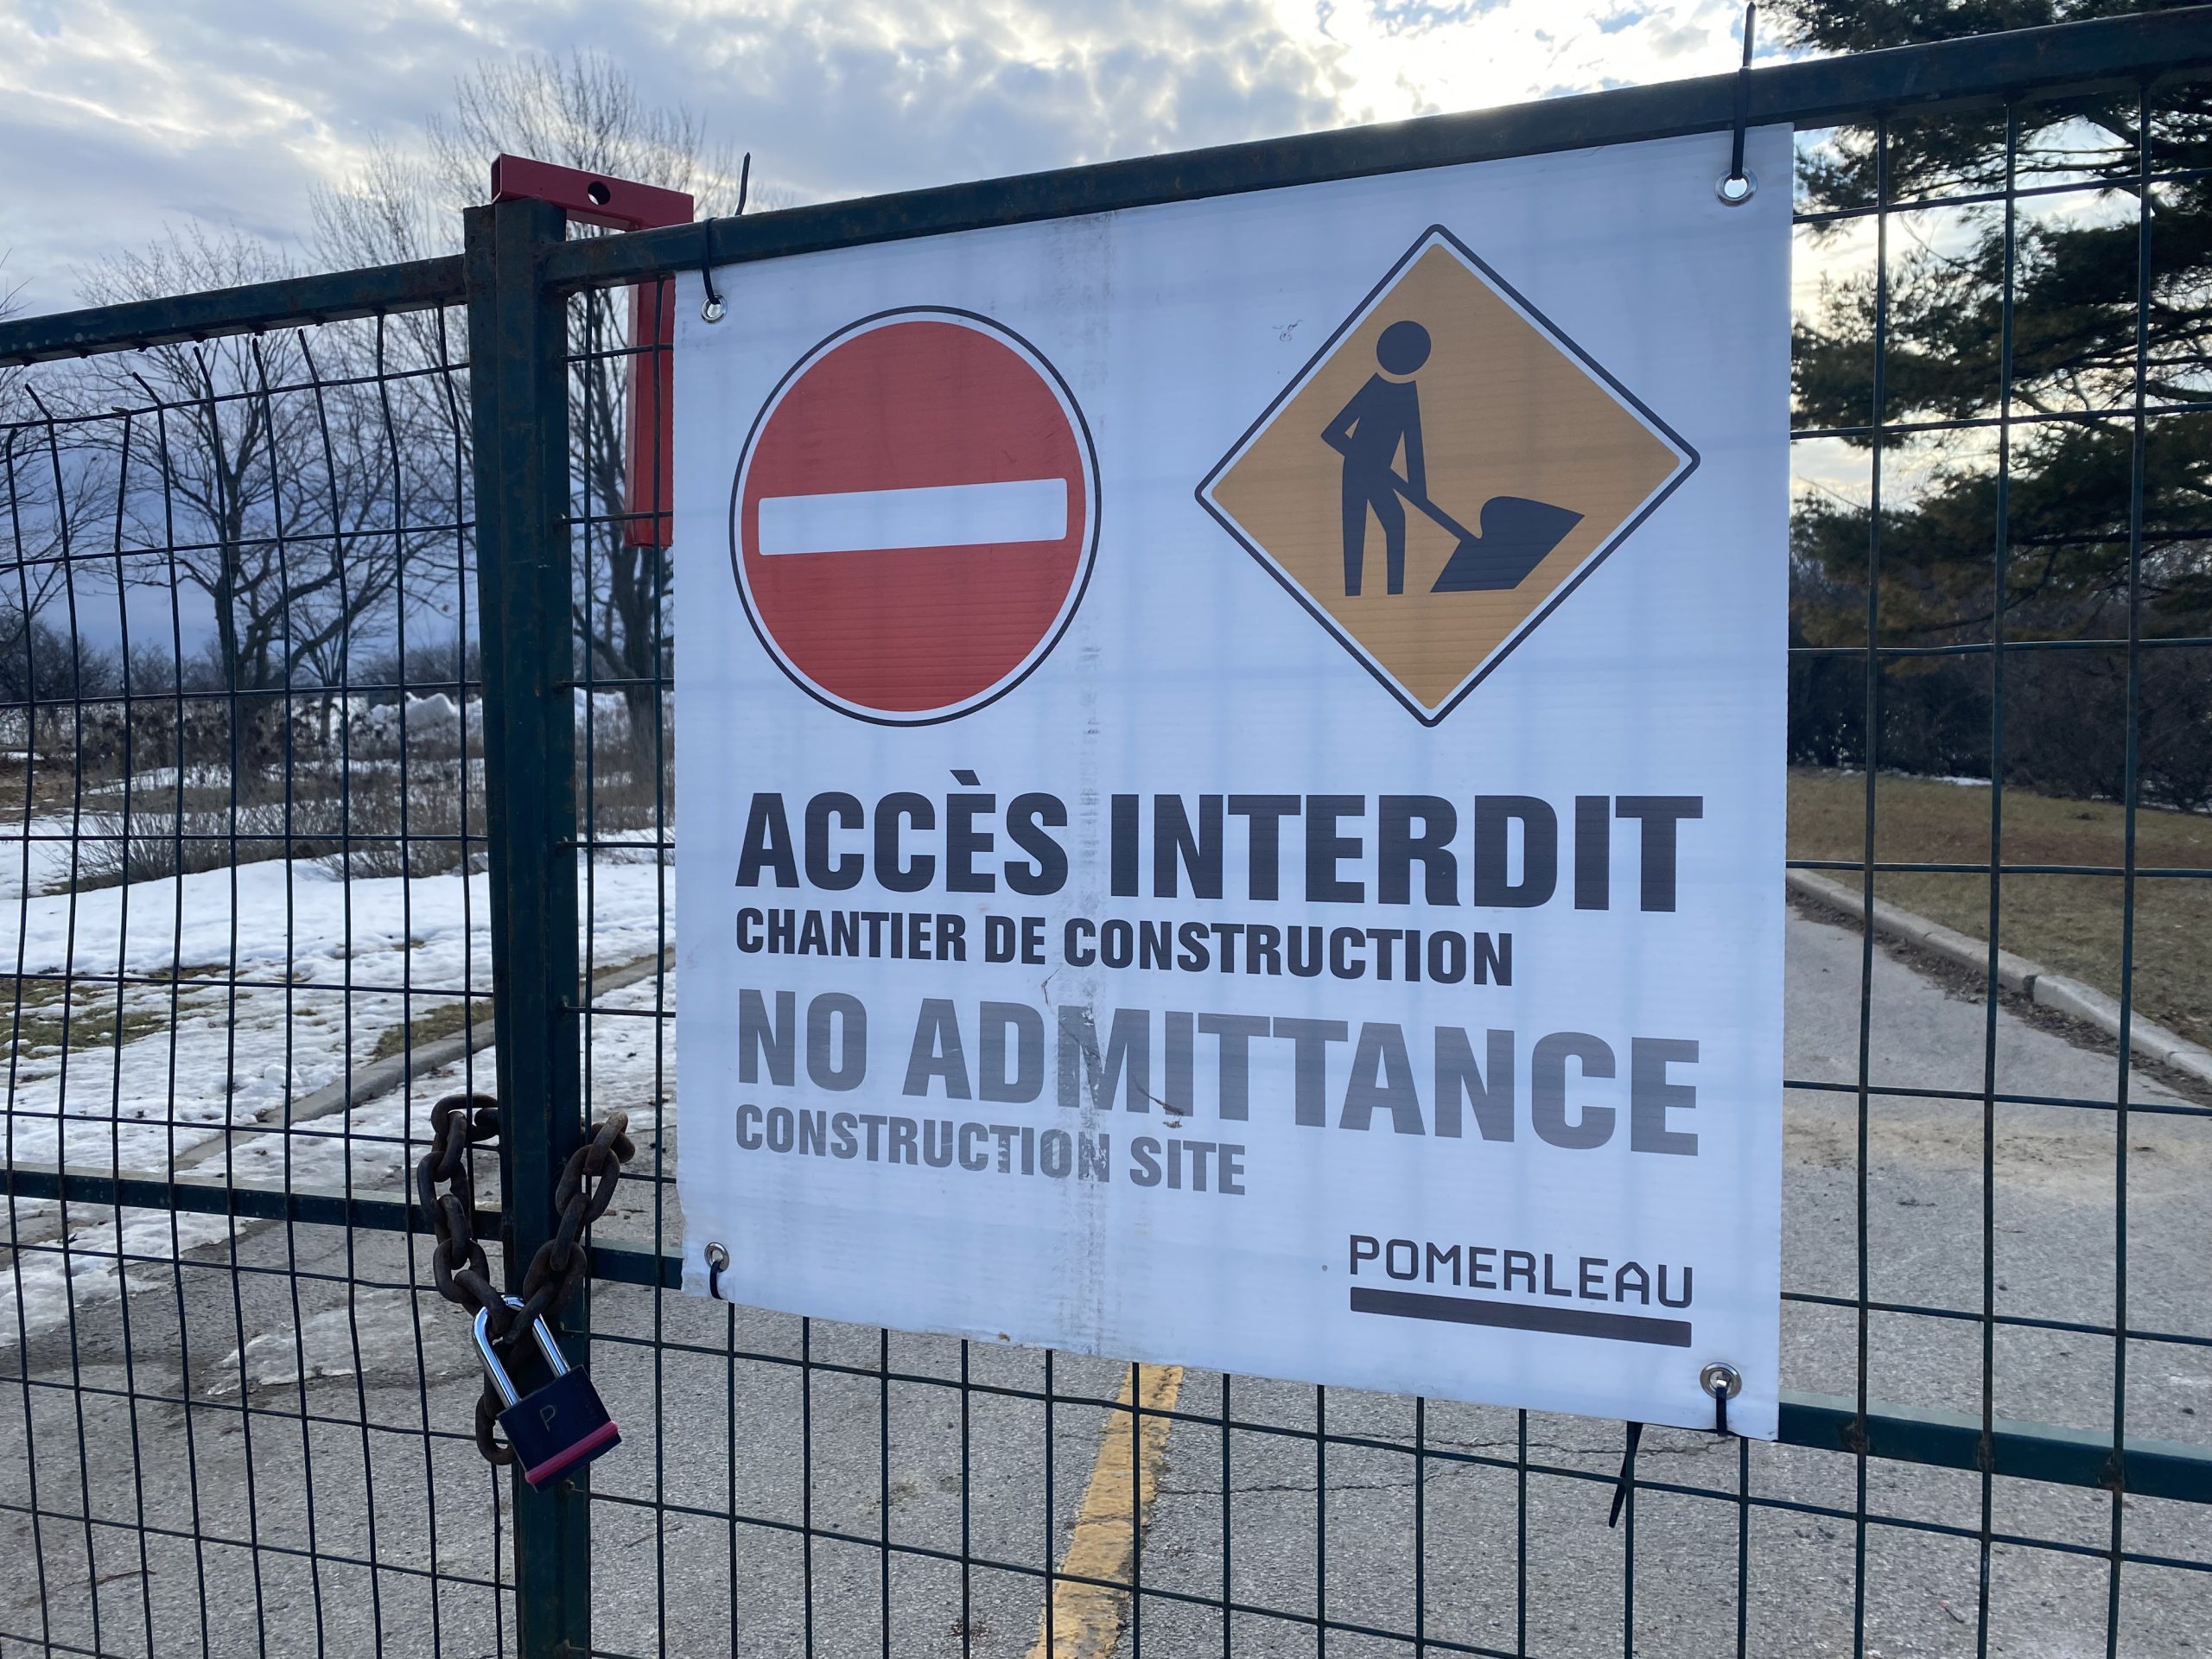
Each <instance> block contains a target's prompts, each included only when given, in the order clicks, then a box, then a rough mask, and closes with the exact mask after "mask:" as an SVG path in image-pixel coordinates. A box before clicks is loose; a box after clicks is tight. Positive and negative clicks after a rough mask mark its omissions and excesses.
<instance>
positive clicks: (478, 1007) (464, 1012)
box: [369, 997, 492, 1062]
mask: <svg viewBox="0 0 2212 1659" xmlns="http://www.w3.org/2000/svg"><path fill="white" fill-rule="evenodd" d="M473 1004H474V1014H473V1015H472V1014H471V1012H470V1009H471V1006H472V999H468V998H464V997H455V998H454V1000H453V1001H450V1002H443V1003H441V1004H440V1005H439V1006H438V1007H435V1008H433V1009H431V1010H430V1012H429V1013H428V1014H418V1015H416V1017H415V1018H414V1019H413V1020H410V1021H409V1022H408V1023H407V1024H405V1025H404V1026H393V1027H390V1028H389V1029H388V1030H385V1031H384V1032H382V1033H379V1034H378V1038H377V1046H376V1047H375V1049H374V1050H373V1051H372V1052H371V1053H370V1055H369V1058H370V1060H371V1061H372V1062H374V1061H377V1060H388V1059H390V1058H391V1057H392V1056H393V1055H395V1054H398V1053H403V1052H408V1051H410V1050H418V1049H422V1048H424V1047H427V1046H429V1045H430V1044H432V1043H435V1042H436V1041H437V1040H438V1039H440V1038H442V1037H451V1036H453V1035H454V1033H457V1032H459V1031H460V1030H461V1028H462V1027H465V1026H467V1025H468V1024H469V1023H470V1021H471V1020H472V1018H473V1020H474V1023H475V1024H476V1026H477V1027H479V1028H480V1029H481V1030H486V1031H488V1030H490V1029H491V1027H492V1004H491V1001H490V999H489V998H486V997H477V998H474V999H473Z"/></svg>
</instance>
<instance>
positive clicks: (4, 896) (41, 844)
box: [0, 812, 80, 968]
mask: <svg viewBox="0 0 2212 1659" xmlns="http://www.w3.org/2000/svg"><path fill="white" fill-rule="evenodd" d="M79 822H80V820H79V818H78V817H77V816H76V815H75V814H73V813H69V812H55V813H48V814H46V815H43V816H41V817H35V818H33V819H31V820H30V821H29V823H25V822H24V821H23V820H22V819H21V818H17V819H15V820H14V821H13V822H11V823H0V901H5V900H8V899H20V898H22V896H23V894H24V893H47V892H50V891H52V890H53V889H54V888H57V887H67V886H68V885H69V870H70V864H71V858H70V838H71V836H73V834H75V833H76V826H77V825H78V824H79ZM12 960H13V958H12V957H11V958H10V961H12ZM5 966H6V964H4V963H0V968H4V967H5Z"/></svg>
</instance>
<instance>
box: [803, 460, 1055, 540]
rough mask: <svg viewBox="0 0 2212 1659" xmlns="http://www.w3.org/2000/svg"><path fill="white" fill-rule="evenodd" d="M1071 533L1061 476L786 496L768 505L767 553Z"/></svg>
mask: <svg viewBox="0 0 2212 1659" xmlns="http://www.w3.org/2000/svg"><path fill="white" fill-rule="evenodd" d="M1067 533H1068V487H1067V483H1066V480H1064V479H1058V478H1024V479H1016V480H1010V481H1008V482H1006V483H1000V484H933V485H929V486H925V487H922V488H919V489H909V490H845V491H841V492H839V493H836V494H833V495H779V496H770V497H768V498H766V499H764V500H763V501H762V502H761V503H760V551H761V552H762V553H763V554H772V553H864V552H870V551H874V550H880V549H887V548H898V547H992V546H1001V545H1003V544H1005V543H1010V542H1058V541H1059V540H1061V539H1062V538H1063V537H1065V536H1066V535H1067Z"/></svg>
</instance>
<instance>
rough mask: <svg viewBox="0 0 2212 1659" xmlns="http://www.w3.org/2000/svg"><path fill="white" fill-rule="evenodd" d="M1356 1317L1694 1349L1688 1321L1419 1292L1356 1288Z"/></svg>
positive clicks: (1354, 1311)
mask: <svg viewBox="0 0 2212 1659" xmlns="http://www.w3.org/2000/svg"><path fill="white" fill-rule="evenodd" d="M1351 1311H1352V1312H1353V1313H1387V1314H1389V1316H1390V1317H1391V1318H1393V1319H1442V1320H1445V1321H1446V1322H1448V1323H1450V1324H1453V1325H1503V1326H1505V1327H1506V1328H1508V1329H1509V1330H1514V1331H1548V1332H1552V1333H1553V1334H1554V1336H1561V1337H1602V1338H1605V1340H1607V1341H1609V1342H1648V1343H1652V1344H1656V1346H1658V1347H1662V1348H1687V1347H1688V1346H1689V1345H1690V1322H1689V1321H1688V1319H1653V1318H1651V1317H1650V1316H1649V1315H1648V1314H1643V1313H1592V1312H1591V1311H1590V1310H1589V1309H1588V1308H1583V1307H1543V1306H1532V1305H1530V1304H1529V1303H1527V1302H1493V1301H1490V1300H1485V1299H1484V1298H1482V1297H1478V1296H1436V1295H1432V1294H1428V1293H1427V1292H1426V1291H1418V1290H1370V1289H1366V1288H1363V1287H1357V1286H1355V1287H1353V1289H1352V1293H1351Z"/></svg>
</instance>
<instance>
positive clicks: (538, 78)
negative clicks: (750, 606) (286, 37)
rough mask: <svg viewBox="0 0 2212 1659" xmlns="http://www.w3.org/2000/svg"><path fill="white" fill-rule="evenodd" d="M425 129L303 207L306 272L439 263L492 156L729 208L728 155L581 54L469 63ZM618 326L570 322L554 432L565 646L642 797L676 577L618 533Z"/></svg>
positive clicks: (622, 500) (600, 317)
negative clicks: (560, 455)
mask: <svg viewBox="0 0 2212 1659" xmlns="http://www.w3.org/2000/svg"><path fill="white" fill-rule="evenodd" d="M424 130H425V133H426V136H427V138H428V143H427V145H426V147H425V149H424V152H423V154H422V155H421V156H419V157H410V156H404V155H403V154H401V153H400V152H398V151H397V150H394V149H390V148H388V147H380V148H378V149H375V150H373V151H372V154H371V156H370V159H369V161H368V162H367V163H366V164H365V166H364V167H363V168H362V169H361V170H360V172H359V174H358V175H356V176H355V178H354V179H353V181H351V182H350V183H349V184H348V185H347V186H346V188H344V189H342V190H334V191H325V192H322V193H321V194H319V195H318V196H317V198H316V200H315V226H316V238H315V247H316V251H317V253H318V255H319V256H320V257H323V258H326V259H328V260H330V261H331V262H332V263H334V264H359V263H363V262H365V261H369V260H391V259H409V258H423V257H429V256H431V255H433V254H436V253H442V252H447V251H452V250H453V249H454V247H456V246H457V245H458V242H459V235H460V210H461V207H465V206H467V205H468V204H470V203H473V202H479V201H482V200H485V198H486V194H487V188H488V185H489V181H490V173H491V163H492V160H493V157H494V156H499V155H500V154H502V153H506V154H514V155H521V156H531V157H532V158H534V159H536V160H538V161H543V162H555V163H557V164H559V165H561V166H564V167H574V168H581V169H582V170H584V171H586V172H591V173H601V174H606V175H609V176H612V177H616V178H623V179H632V180H636V181H639V182H641V183H645V184H654V185H659V186H661V187H663V188H667V189H671V190H682V191H686V192H689V193H690V194H691V195H692V196H693V197H694V198H695V200H696V201H697V203H698V207H699V211H700V212H701V213H702V214H708V215H711V214H716V213H730V212H733V211H734V209H735V207H736V206H737V182H738V175H739V168H738V158H737V156H736V154H735V153H734V150H733V149H731V148H730V147H729V146H728V145H727V144H721V143H715V142H714V141H713V140H712V139H711V138H710V137H709V133H708V130H707V128H706V125H705V124H704V123H703V122H702V120H701V119H699V118H697V117H696V116H694V115H693V114H691V113H690V111H686V110H683V109H682V108H674V109H671V108H666V107H664V106H661V105H655V104H652V103H650V102H649V101H647V100H646V99H645V98H644V97H643V96H642V95H641V94H640V93H639V91H638V88H637V86H636V84H635V83H634V82H633V81H632V79H630V77H629V76H628V74H627V73H626V72H625V71H624V70H623V69H622V68H621V67H620V65H618V64H616V63H615V62H613V60H610V59H608V58H606V57H604V56H601V55H600V54H595V53H583V52H579V53H575V54H570V55H569V56H568V57H566V58H554V57H546V56H531V57H524V58H518V59H512V60H497V61H489V62H486V63H483V64H480V65H479V66H478V67H476V68H475V69H474V70H473V71H472V72H471V73H468V74H467V75H466V76H465V77H463V78H462V79H461V81H460V82H459V83H458V85H457V86H455V88H454V101H453V105H452V106H451V108H450V110H448V111H447V112H445V113H443V114H442V115H439V116H436V117H434V118H431V119H430V120H429V121H428V122H427V123H426V124H425V128H424ZM576 233H577V234H594V232H591V231H589V230H588V229H586V228H583V227H579V230H578V231H577V232H576ZM629 326H630V318H629V308H628V303H627V299H626V296H622V295H605V294H601V295H593V296H587V297H586V298H583V299H581V300H579V301H578V302H575V304H573V305H572V306H571V307H570V308H569V344H570V349H571V352H572V353H573V355H574V356H575V359H577V362H576V369H575V373H574V375H573V376H572V377H571V379H570V411H571V412H570V420H569V433H570V442H571V447H572V454H573V460H572V471H573V476H574V478H575V493H576V496H577V500H576V509H577V512H578V514H579V516H580V517H582V518H587V519H588V521H589V523H590V526H591V529H590V533H589V536H588V546H587V550H586V551H587V556H586V558H585V560H584V562H583V565H582V569H580V570H579V571H578V573H577V580H576V590H575V627H576V635H577V639H578V641H579V644H580V647H581V650H582V652H584V653H586V655H587V657H588V662H589V664H590V667H591V670H592V671H593V673H594V676H596V677H601V678H604V679H607V680H608V681H610V682H613V683H618V684H620V688H621V690H622V695H623V698H624V702H625V704H626V709H627V711H628V714H629V728H630V734H631V751H632V753H631V763H632V778H633V779H635V780H636V781H637V782H639V784H643V783H645V781H646V780H648V779H651V777H652V768H653V766H654V765H655V751H656V743H655V738H656V734H657V732H658V713H659V710H658V690H657V683H658V681H659V680H660V679H661V678H662V677H663V676H664V671H665V669H666V666H667V661H666V657H667V653H666V640H667V632H668V617H669V602H670V597H671V587H672V584H673V582H674V577H675V570H674V567H673V563H672V562H671V558H670V556H669V550H668V549H666V548H657V547H638V546H634V545H632V544H631V541H630V538H629V537H627V536H626V534H625V533H624V526H625V524H626V517H625V515H626V513H628V512H631V511H632V510H633V504H632V503H631V502H630V501H629V500H628V499H627V496H626V476H625V472H626V469H625V464H624V463H625V456H626V451H627V445H628V442H629V438H630V434H629V431H628V418H629V408H628V402H627V399H626V397H625V395H624V390H625V378H626V374H627V372H628V365H629V362H630V359H629V357H628V355H627V354H626V348H627V347H628V346H629V345H630V344H631V342H630V340H629V338H628V336H629Z"/></svg>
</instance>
